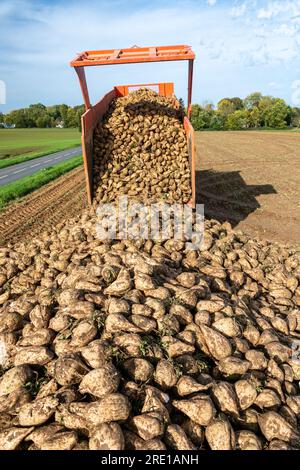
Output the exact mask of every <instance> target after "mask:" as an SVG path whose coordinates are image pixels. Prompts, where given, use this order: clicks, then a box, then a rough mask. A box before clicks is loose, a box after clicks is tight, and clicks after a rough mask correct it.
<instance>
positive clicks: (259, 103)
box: [0, 92, 300, 131]
mask: <svg viewBox="0 0 300 470" xmlns="http://www.w3.org/2000/svg"><path fill="white" fill-rule="evenodd" d="M180 101H181V102H182V100H180ZM84 111H85V107H84V105H80V106H74V107H71V106H68V105H66V104H59V105H54V106H45V105H43V104H41V103H37V104H32V105H30V106H29V107H28V108H22V109H17V110H14V111H11V112H10V113H8V114H6V115H4V114H1V113H0V123H1V122H3V123H5V124H8V125H15V127H17V128H20V127H23V128H24V127H25V128H26V127H29V128H31V127H40V128H45V127H56V126H62V127H78V128H79V129H80V118H81V115H82V114H83V113H84ZM191 121H192V124H193V126H194V129H195V130H196V131H199V130H203V129H212V130H239V129H257V128H273V129H285V128H288V127H299V128H300V108H292V107H291V106H289V105H288V104H287V103H286V102H285V101H284V100H283V99H280V98H274V97H273V96H263V95H262V93H259V92H256V93H252V94H251V95H249V96H247V97H246V98H245V99H244V100H242V99H241V98H238V97H235V98H224V99H222V100H221V101H219V103H218V104H217V106H216V107H215V106H214V105H213V104H212V103H205V104H203V105H199V104H194V105H193V107H192V116H191Z"/></svg>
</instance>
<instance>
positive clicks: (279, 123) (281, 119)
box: [264, 99, 289, 129]
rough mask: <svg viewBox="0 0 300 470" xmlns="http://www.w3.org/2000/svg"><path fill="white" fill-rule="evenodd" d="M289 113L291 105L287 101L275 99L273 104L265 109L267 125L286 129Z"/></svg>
mask: <svg viewBox="0 0 300 470" xmlns="http://www.w3.org/2000/svg"><path fill="white" fill-rule="evenodd" d="M288 115H289V106H287V105H286V103H285V101H284V100H281V99H274V100H273V103H272V105H271V106H270V107H268V108H267V109H266V110H265V113H264V117H265V125H266V126H268V127H272V128H275V129H284V128H285V127H287V118H288Z"/></svg>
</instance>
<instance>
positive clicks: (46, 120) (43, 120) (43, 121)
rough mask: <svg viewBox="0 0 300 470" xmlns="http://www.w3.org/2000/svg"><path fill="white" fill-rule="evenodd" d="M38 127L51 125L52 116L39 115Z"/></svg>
mask: <svg viewBox="0 0 300 470" xmlns="http://www.w3.org/2000/svg"><path fill="white" fill-rule="evenodd" d="M36 127H39V128H44V127H51V117H50V116H49V115H48V114H44V115H42V116H39V117H38V118H37V120H36Z"/></svg>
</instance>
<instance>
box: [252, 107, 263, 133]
mask: <svg viewBox="0 0 300 470" xmlns="http://www.w3.org/2000/svg"><path fill="white" fill-rule="evenodd" d="M260 126H261V115H260V111H259V109H258V107H257V106H254V108H253V109H252V111H250V127H255V128H257V127H260Z"/></svg>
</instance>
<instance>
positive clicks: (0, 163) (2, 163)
mask: <svg viewBox="0 0 300 470" xmlns="http://www.w3.org/2000/svg"><path fill="white" fill-rule="evenodd" d="M79 146H80V142H79V143H78V144H71V145H62V146H61V147H55V148H49V149H48V150H44V151H43V152H32V153H30V154H28V155H18V156H16V157H8V158H4V159H2V160H0V170H1V169H2V168H6V167H8V166H12V165H17V164H18V163H24V162H27V161H29V160H34V159H35V158H39V157H45V156H46V155H51V154H52V153H56V152H62V151H63V150H68V149H71V148H74V147H79Z"/></svg>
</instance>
